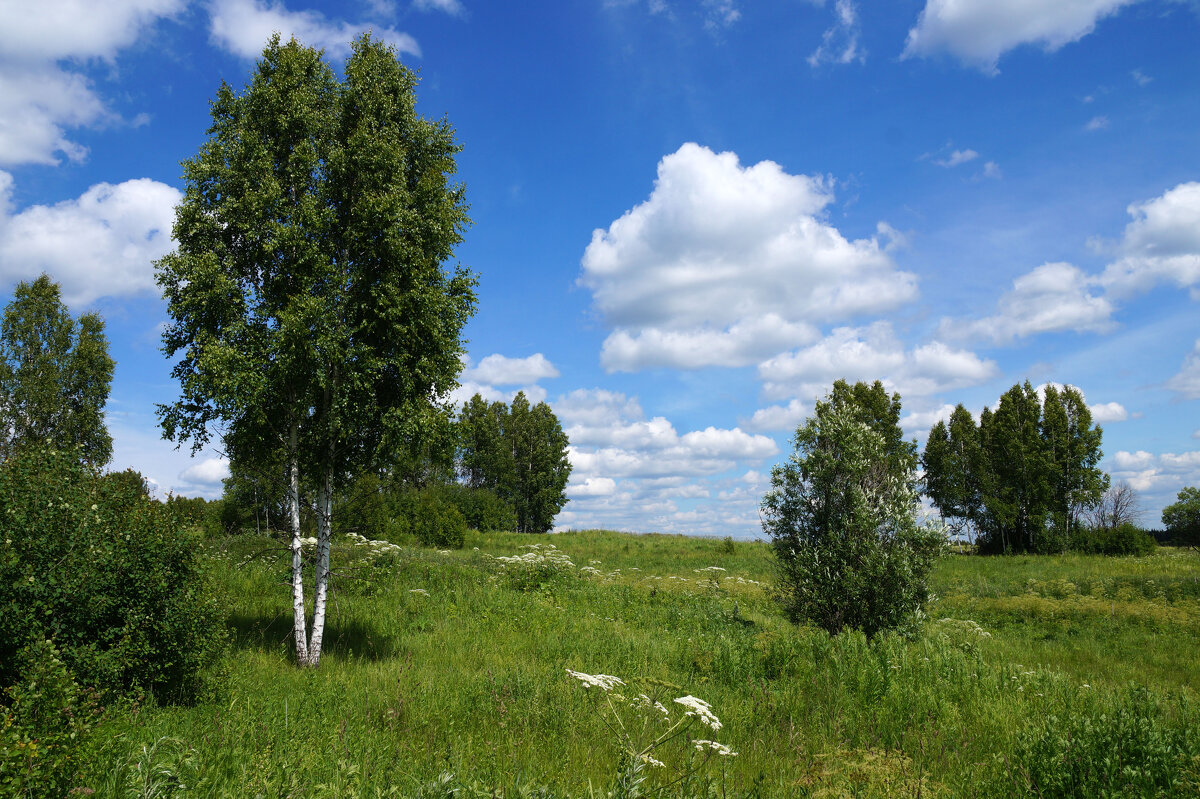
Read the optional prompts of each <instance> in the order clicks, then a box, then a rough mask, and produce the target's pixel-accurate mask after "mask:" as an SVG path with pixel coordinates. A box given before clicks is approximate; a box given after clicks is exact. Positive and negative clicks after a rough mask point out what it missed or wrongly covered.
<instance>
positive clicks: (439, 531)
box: [408, 489, 467, 549]
mask: <svg viewBox="0 0 1200 799" xmlns="http://www.w3.org/2000/svg"><path fill="white" fill-rule="evenodd" d="M408 525H409V532H410V533H411V534H412V535H413V536H415V537H416V539H417V540H418V541H419V542H421V543H422V544H424V545H425V546H427V547H435V548H437V549H462V546H463V542H464V541H465V540H466V535H467V522H466V519H464V518H463V515H462V514H461V513H459V511H458V508H456V507H455V506H454V504H453V503H451V502H449V501H448V500H446V499H445V498H444V497H442V496H440V495H439V494H438V493H437V492H436V491H431V490H428V489H427V490H424V491H418V492H416V493H415V494H413V495H412V498H411V500H410V505H409V509H408Z"/></svg>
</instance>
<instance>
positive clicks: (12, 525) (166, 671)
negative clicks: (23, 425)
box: [0, 449, 225, 701]
mask: <svg viewBox="0 0 1200 799" xmlns="http://www.w3.org/2000/svg"><path fill="white" fill-rule="evenodd" d="M135 478H136V479H135ZM0 541H2V542H3V549H2V550H0V684H11V683H13V682H15V678H16V675H17V668H18V660H19V659H18V652H19V651H20V649H21V647H22V646H24V645H26V644H27V643H29V641H30V640H41V639H43V638H47V639H50V640H53V641H54V643H55V645H56V646H58V647H59V649H60V651H61V653H62V659H63V661H64V662H65V663H66V665H67V667H68V668H70V669H71V671H72V672H73V673H74V674H75V675H76V677H77V678H78V679H79V680H80V681H81V683H83V684H84V685H90V686H95V687H97V688H99V689H101V690H102V691H105V692H123V691H127V690H130V689H143V690H146V691H150V692H152V693H154V694H155V695H156V696H158V697H159V698H160V699H165V700H168V701H170V700H189V699H192V698H194V697H195V696H196V695H197V692H198V691H200V689H201V688H202V687H203V679H202V675H203V674H204V673H205V671H206V669H207V668H208V667H210V666H211V665H212V664H213V663H214V661H216V660H218V659H219V655H220V653H221V651H222V648H223V645H224V640H225V631H224V625H223V623H222V622H223V620H222V618H221V612H220V605H219V603H218V601H217V598H216V597H215V596H213V594H212V593H211V591H210V590H209V586H208V584H207V580H206V574H205V572H204V569H203V567H202V562H201V560H200V558H199V557H198V550H197V545H196V541H195V540H194V539H193V537H192V535H191V534H189V532H188V531H186V530H185V529H184V528H183V527H182V526H181V525H180V524H179V523H178V521H177V520H176V518H175V517H174V515H173V514H171V513H170V512H168V511H167V510H166V508H165V507H164V506H163V505H162V504H161V503H159V502H155V501H154V500H152V499H150V497H149V496H148V495H147V494H146V493H145V490H144V486H143V483H142V481H141V479H140V475H137V474H136V472H122V473H118V474H116V475H105V476H103V477H100V476H97V475H96V474H95V473H94V472H93V471H91V470H90V469H89V468H88V467H86V466H84V465H83V464H82V463H81V462H80V459H79V456H78V453H77V452H74V451H71V452H64V451H55V450H50V449H27V450H24V451H21V452H18V453H16V454H15V455H14V456H13V457H11V458H9V459H8V460H7V461H5V462H4V463H3V464H0Z"/></svg>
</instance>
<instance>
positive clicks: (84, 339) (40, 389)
mask: <svg viewBox="0 0 1200 799" xmlns="http://www.w3.org/2000/svg"><path fill="white" fill-rule="evenodd" d="M13 294H14V299H13V301H12V302H10V303H9V304H8V306H7V307H5V309H4V319H3V321H2V322H0V456H2V457H8V456H9V455H10V454H11V453H12V452H13V451H14V449H16V448H17V447H19V446H21V445H22V444H24V443H32V444H34V445H37V446H42V445H51V446H55V447H58V448H60V449H71V450H73V449H75V448H78V451H79V452H80V453H81V455H82V457H83V458H84V459H85V460H87V461H88V462H89V463H93V464H95V465H97V466H103V465H104V464H106V463H108V459H109V457H110V456H111V455H112V438H111V437H110V436H109V434H108V430H107V429H106V428H105V426H104V405H105V403H107V402H108V391H109V386H110V384H111V383H112V375H113V360H112V358H110V357H109V356H108V339H107V338H106V337H105V335H104V320H103V319H102V318H101V317H100V315H99V314H97V313H85V314H83V315H82V316H80V317H79V318H78V319H74V318H72V317H71V314H70V312H69V311H68V310H67V307H66V305H64V304H63V302H62V296H61V291H60V290H59V287H58V284H56V283H54V281H52V280H51V279H50V278H49V277H48V276H46V275H42V276H41V277H39V278H38V279H37V280H35V281H33V282H32V283H24V282H22V283H18V284H17V288H16V290H15V291H14V292H13Z"/></svg>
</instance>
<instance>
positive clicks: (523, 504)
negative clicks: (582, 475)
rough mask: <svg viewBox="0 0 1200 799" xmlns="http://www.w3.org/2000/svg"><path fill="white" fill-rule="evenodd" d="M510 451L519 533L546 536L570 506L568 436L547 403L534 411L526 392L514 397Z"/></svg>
mask: <svg viewBox="0 0 1200 799" xmlns="http://www.w3.org/2000/svg"><path fill="white" fill-rule="evenodd" d="M504 441H505V443H506V447H505V449H506V451H507V450H510V449H511V451H512V464H513V471H512V475H511V477H510V480H509V484H510V488H509V489H508V497H509V499H510V501H511V502H512V504H513V507H514V508H516V511H517V531H518V532H522V533H545V532H549V530H550V528H551V527H553V526H554V517H555V516H557V515H558V512H559V511H560V510H562V508H563V506H564V505H566V504H567V491H566V489H567V480H568V478H569V477H570V476H571V461H570V460H569V459H568V458H567V445H568V443H569V442H568V441H567V434H566V433H564V432H563V429H562V425H561V424H559V421H558V417H557V416H555V415H554V412H553V411H552V410H550V406H549V405H547V404H546V403H544V402H539V403H538V404H537V405H534V406H532V407H530V405H529V400H528V399H527V398H526V397H525V392H523V391H520V392H517V396H515V397H513V402H512V408H511V410H510V411H509V418H508V424H507V425H506V428H505V435H504Z"/></svg>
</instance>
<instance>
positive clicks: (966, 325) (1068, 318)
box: [939, 263, 1113, 344]
mask: <svg viewBox="0 0 1200 799" xmlns="http://www.w3.org/2000/svg"><path fill="white" fill-rule="evenodd" d="M1096 283H1097V280H1096V279H1095V278H1092V277H1088V276H1087V275H1085V274H1084V273H1083V271H1082V270H1081V269H1079V268H1078V267H1076V266H1072V265H1071V264H1066V263H1048V264H1042V265H1041V266H1039V267H1037V268H1036V269H1034V270H1033V271H1031V272H1028V273H1026V274H1024V275H1021V276H1020V277H1018V278H1017V279H1016V280H1014V281H1013V287H1012V289H1011V290H1010V291H1008V292H1006V293H1005V294H1004V295H1003V296H1001V297H1000V299H999V300H998V301H997V303H996V313H995V314H994V315H992V316H987V317H984V318H982V319H972V320H955V319H944V320H942V325H941V328H940V330H939V332H940V333H941V335H943V336H946V337H949V338H983V339H990V340H991V341H992V342H994V343H996V344H1006V343H1009V342H1011V341H1013V340H1014V339H1018V338H1027V337H1029V336H1033V335H1037V334H1038V333H1050V332H1056V331H1061V330H1074V331H1076V332H1080V333H1082V332H1102V331H1105V330H1108V329H1109V328H1111V326H1112V313H1113V306H1112V303H1111V302H1109V300H1108V299H1107V298H1105V297H1102V296H1099V295H1097V294H1093V293H1092V286H1094V285H1095V284H1096Z"/></svg>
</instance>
